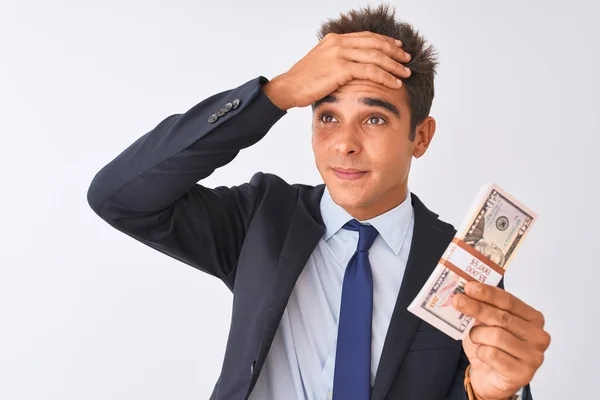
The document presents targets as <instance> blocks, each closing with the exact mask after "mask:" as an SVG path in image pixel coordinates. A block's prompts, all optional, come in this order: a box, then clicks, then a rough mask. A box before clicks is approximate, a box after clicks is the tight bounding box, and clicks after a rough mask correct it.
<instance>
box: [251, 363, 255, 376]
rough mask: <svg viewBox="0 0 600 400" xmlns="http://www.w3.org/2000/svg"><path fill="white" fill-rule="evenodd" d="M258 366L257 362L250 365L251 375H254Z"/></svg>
mask: <svg viewBox="0 0 600 400" xmlns="http://www.w3.org/2000/svg"><path fill="white" fill-rule="evenodd" d="M255 365H256V361H252V364H250V373H251V374H254V366H255Z"/></svg>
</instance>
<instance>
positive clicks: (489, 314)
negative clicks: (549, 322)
mask: <svg viewBox="0 0 600 400" xmlns="http://www.w3.org/2000/svg"><path fill="white" fill-rule="evenodd" d="M452 301H453V305H454V308H456V309H457V310H458V311H460V312H462V313H463V314H465V315H468V316H471V317H473V318H475V319H477V320H478V321H480V322H481V323H483V324H485V325H487V326H497V327H499V328H503V329H505V330H507V331H509V332H510V333H512V334H513V335H515V336H516V337H518V338H519V339H522V340H527V339H528V337H529V331H531V329H532V327H534V328H536V326H535V325H532V324H531V323H530V322H527V321H525V320H524V319H522V318H519V317H517V316H516V315H513V314H511V313H510V312H508V311H506V310H502V309H500V308H498V307H496V306H493V305H490V304H487V303H483V302H481V301H479V300H475V299H472V298H470V297H469V296H466V295H464V294H461V293H458V294H456V295H455V296H454V298H453V299H452Z"/></svg>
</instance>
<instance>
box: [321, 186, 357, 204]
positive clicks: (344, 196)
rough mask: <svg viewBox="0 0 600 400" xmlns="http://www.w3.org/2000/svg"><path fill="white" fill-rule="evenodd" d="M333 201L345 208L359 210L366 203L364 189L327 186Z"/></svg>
mask: <svg viewBox="0 0 600 400" xmlns="http://www.w3.org/2000/svg"><path fill="white" fill-rule="evenodd" d="M327 188H328V189H329V193H330V194H331V198H332V199H333V201H334V202H335V203H336V204H337V205H339V206H341V207H345V208H357V207H361V206H363V205H364V204H365V203H366V198H365V197H366V196H365V195H364V189H363V188H353V187H347V188H344V187H340V186H339V185H335V186H327Z"/></svg>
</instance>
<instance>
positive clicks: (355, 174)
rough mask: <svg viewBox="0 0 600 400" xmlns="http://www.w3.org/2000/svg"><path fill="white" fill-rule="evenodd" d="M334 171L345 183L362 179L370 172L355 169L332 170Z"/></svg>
mask: <svg viewBox="0 0 600 400" xmlns="http://www.w3.org/2000/svg"><path fill="white" fill-rule="evenodd" d="M332 170H333V173H334V174H335V175H336V176H337V177H338V178H340V179H342V180H345V181H353V180H356V179H360V178H362V177H363V176H365V175H366V174H367V173H368V171H361V170H359V169H353V168H332Z"/></svg>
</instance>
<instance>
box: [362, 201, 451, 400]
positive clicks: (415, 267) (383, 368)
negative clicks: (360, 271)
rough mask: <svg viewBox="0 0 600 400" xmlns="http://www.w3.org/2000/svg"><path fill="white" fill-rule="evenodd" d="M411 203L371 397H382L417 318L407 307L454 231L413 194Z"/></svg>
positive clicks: (411, 337)
mask: <svg viewBox="0 0 600 400" xmlns="http://www.w3.org/2000/svg"><path fill="white" fill-rule="evenodd" d="M412 204H413V209H414V212H415V223H414V231H413V238H412V244H411V248H410V253H409V256H408V261H407V264H406V271H405V273H404V277H403V279H402V285H401V286H400V292H399V294H398V298H397V299H396V305H395V307H394V312H393V314H392V319H391V321H390V325H389V328H388V332H387V334H386V339H385V342H384V345H383V352H382V354H381V359H380V362H379V367H378V369H377V373H376V375H375V384H374V387H373V392H372V396H371V398H372V399H373V400H382V399H384V398H385V396H386V394H387V392H388V390H389V388H390V386H391V384H392V381H393V379H394V377H395V375H396V373H397V371H398V368H399V367H400V364H401V363H402V360H403V359H404V355H405V354H406V351H407V350H408V347H409V346H410V343H411V342H412V340H413V337H414V335H415V333H416V330H417V327H418V325H419V322H420V321H421V320H420V319H419V318H418V317H416V316H415V315H414V314H412V313H410V312H409V311H408V310H407V307H408V305H409V304H410V303H411V302H412V300H413V299H414V298H415V297H416V295H417V294H418V293H419V290H420V289H421V287H423V285H424V284H425V281H426V280H427V278H429V275H431V272H432V271H433V269H434V268H435V266H436V265H437V262H438V260H439V258H440V256H441V254H442V253H443V251H444V250H445V249H446V247H447V246H448V243H450V241H451V240H452V237H453V236H454V234H455V231H454V229H452V228H451V227H450V225H447V224H445V223H442V222H441V221H439V220H438V219H437V214H434V213H432V212H431V211H429V210H428V209H427V208H426V207H425V206H424V205H423V203H421V201H420V200H419V198H418V197H417V196H416V195H414V194H412Z"/></svg>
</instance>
